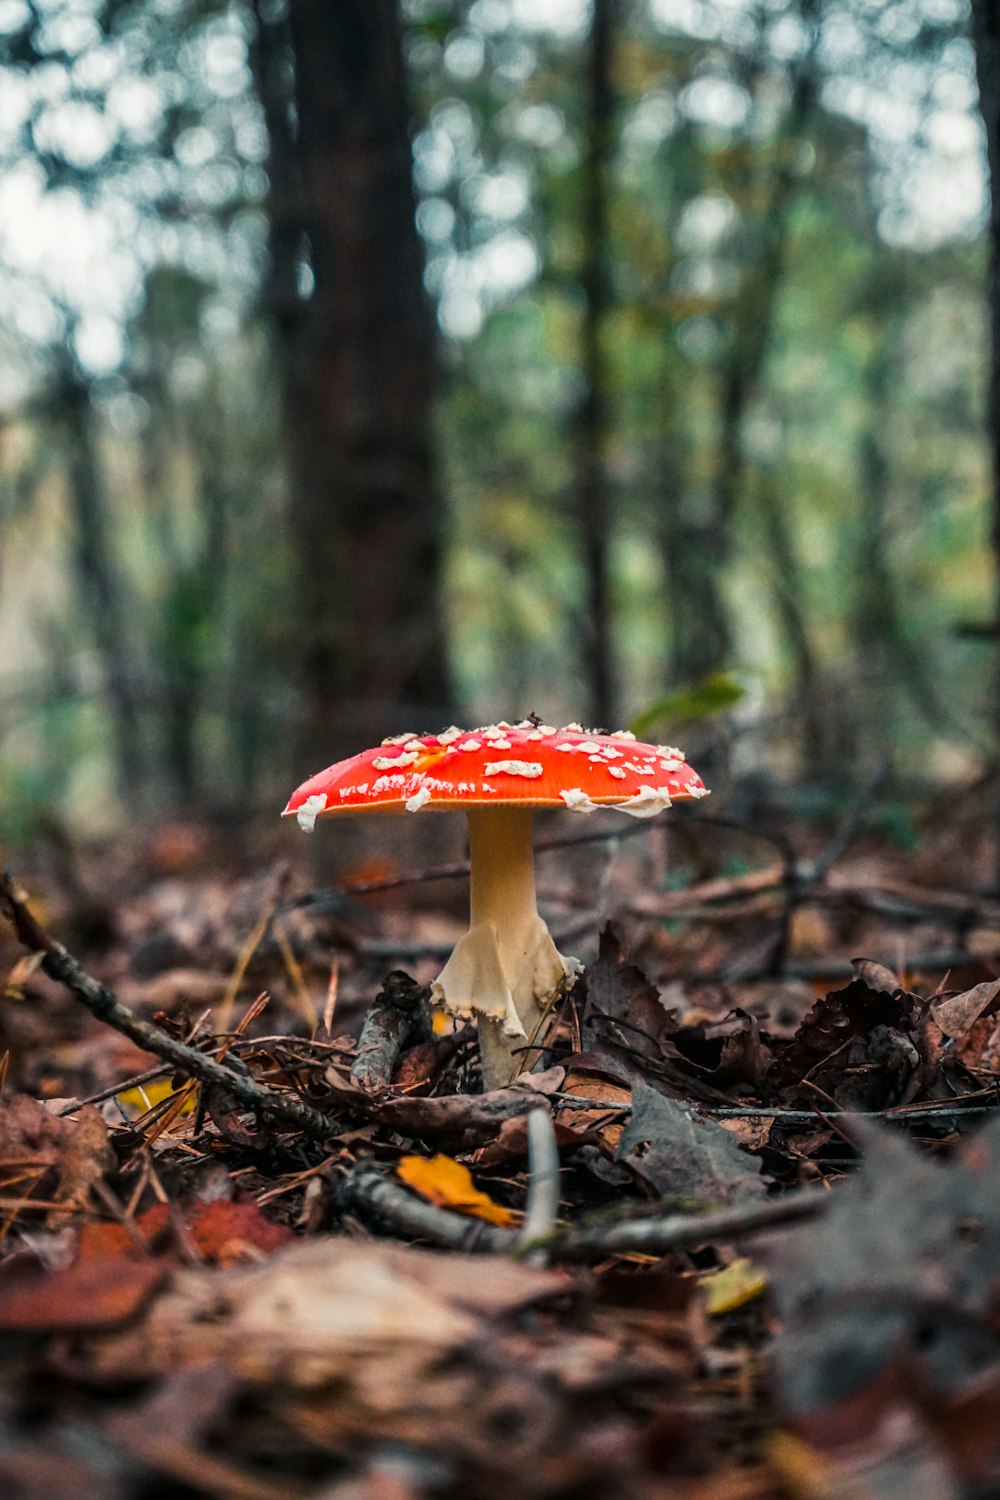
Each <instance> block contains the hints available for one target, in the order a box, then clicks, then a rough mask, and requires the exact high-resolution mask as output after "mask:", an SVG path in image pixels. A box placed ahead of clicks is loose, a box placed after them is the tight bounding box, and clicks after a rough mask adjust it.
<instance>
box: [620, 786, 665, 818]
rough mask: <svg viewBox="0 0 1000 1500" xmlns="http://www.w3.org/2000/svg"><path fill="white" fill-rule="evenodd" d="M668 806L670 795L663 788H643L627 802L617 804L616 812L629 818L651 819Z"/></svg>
mask: <svg viewBox="0 0 1000 1500" xmlns="http://www.w3.org/2000/svg"><path fill="white" fill-rule="evenodd" d="M669 806H670V794H669V792H668V791H667V789H666V787H664V786H644V787H642V788H641V789H640V790H639V791H638V792H636V794H635V796H634V797H630V798H629V799H628V801H627V802H619V803H618V811H619V812H623V813H628V815H629V817H630V818H652V817H655V815H656V814H657V813H659V812H665V811H666V809H667V808H668V807H669Z"/></svg>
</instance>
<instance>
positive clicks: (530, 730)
mask: <svg viewBox="0 0 1000 1500" xmlns="http://www.w3.org/2000/svg"><path fill="white" fill-rule="evenodd" d="M706 795H707V790H706V787H705V785H704V783H703V782H702V780H701V777H700V776H699V775H698V774H697V772H696V771H694V770H692V768H691V767H690V766H689V765H688V764H687V762H686V761H685V759H684V757H683V755H682V753H681V752H680V751H679V750H675V749H673V748H672V747H671V746H669V745H645V744H641V743H640V742H639V741H637V740H636V739H635V736H634V735H631V734H629V733H628V732H627V731H624V730H623V731H619V732H618V733H615V734H594V733H590V732H589V731H587V730H585V729H583V728H582V727H581V726H580V725H579V724H568V725H567V726H566V727H565V728H563V729H553V728H551V727H550V726H549V725H547V724H539V725H537V726H536V725H535V724H534V723H532V722H530V721H527V720H525V721H524V722H523V723H521V724H516V725H511V724H505V723H503V722H502V721H501V723H499V724H489V725H486V726H485V727H484V728H481V729H455V728H452V729H446V730H444V731H443V732H442V733H441V734H422V735H396V736H395V738H393V739H390V740H383V742H382V744H381V745H380V746H379V747H378V748H377V749H375V750H365V751H363V752H362V754H360V755H353V756H351V758H350V759H349V760H342V761H338V762H337V764H336V765H333V766H328V767H327V769H326V770H325V771H320V772H318V774H317V775H315V776H311V777H310V778H309V780H308V781H304V782H303V783H302V785H301V786H300V787H299V788H298V790H297V791H295V792H293V793H292V796H291V797H290V799H289V802H288V806H287V807H286V808H285V810H284V813H283V816H284V817H291V816H293V815H294V816H297V817H298V819H299V822H300V823H301V825H302V826H303V827H304V828H311V827H312V825H313V823H314V822H315V820H316V818H317V817H320V818H325V817H332V816H334V815H335V814H337V813H348V812H360V811H362V810H365V809H369V810H371V811H376V810H380V811H383V812H400V811H403V810H405V811H407V812H419V811H421V810H422V809H427V810H428V811H451V812H454V811H457V810H460V809H462V808H469V807H497V806H507V807H510V806H517V807H568V808H570V809H572V810H573V811H577V812H593V811H594V810H595V808H598V807H617V808H618V809H620V810H621V811H623V812H627V813H631V814H632V815H633V816H637V817H649V816H651V815H652V814H653V813H657V812H660V811H661V810H662V809H664V808H666V807H669V806H670V803H671V802H673V801H677V800H680V799H684V798H692V797H704V796H706Z"/></svg>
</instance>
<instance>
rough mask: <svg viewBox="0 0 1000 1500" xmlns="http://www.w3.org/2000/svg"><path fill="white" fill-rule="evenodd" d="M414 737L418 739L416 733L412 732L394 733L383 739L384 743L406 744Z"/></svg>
mask: <svg viewBox="0 0 1000 1500" xmlns="http://www.w3.org/2000/svg"><path fill="white" fill-rule="evenodd" d="M413 739H416V735H415V734H412V733H408V734H394V735H392V736H391V737H390V738H389V739H387V740H383V741H382V743H383V745H405V744H408V742H409V741H410V740H413Z"/></svg>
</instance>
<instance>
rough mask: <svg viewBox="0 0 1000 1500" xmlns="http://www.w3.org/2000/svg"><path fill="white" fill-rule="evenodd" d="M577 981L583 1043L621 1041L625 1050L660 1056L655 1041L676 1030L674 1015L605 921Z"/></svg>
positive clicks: (589, 1044)
mask: <svg viewBox="0 0 1000 1500" xmlns="http://www.w3.org/2000/svg"><path fill="white" fill-rule="evenodd" d="M583 985H584V993H585V996H586V999H585V1003H584V1008H583V1019H582V1029H583V1035H584V1044H585V1046H588V1047H598V1048H599V1047H601V1046H602V1045H607V1044H609V1043H610V1044H612V1045H614V1044H615V1043H616V1042H623V1043H624V1044H625V1045H626V1046H627V1049H628V1051H629V1052H631V1053H636V1054H638V1055H640V1056H642V1057H648V1058H651V1059H655V1060H659V1059H660V1058H662V1056H663V1052H662V1048H661V1046H660V1042H661V1040H662V1039H663V1038H664V1037H665V1036H670V1035H672V1034H673V1033H674V1032H675V1031H676V1030H677V1026H678V1023H677V1019H676V1017H675V1016H674V1015H673V1013H672V1012H670V1011H668V1010H667V1009H666V1007H665V1006H664V1004H663V1001H662V999H661V997H660V992H659V990H658V989H657V988H656V986H655V985H654V984H651V983H650V981H649V980H648V979H647V978H646V976H645V974H644V973H643V972H642V970H641V969H638V968H636V966H635V964H630V963H627V962H626V960H625V957H624V955H623V953H622V950H621V945H620V944H619V942H618V938H617V937H616V936H615V933H614V932H613V930H612V929H611V928H610V927H605V928H604V930H603V932H602V933H601V937H600V949H599V952H598V956H597V958H596V960H595V961H594V963H592V964H590V965H589V966H588V968H587V969H586V971H585V972H584V976H583Z"/></svg>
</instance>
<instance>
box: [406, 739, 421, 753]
mask: <svg viewBox="0 0 1000 1500" xmlns="http://www.w3.org/2000/svg"><path fill="white" fill-rule="evenodd" d="M403 748H404V749H406V750H412V751H413V752H414V753H415V754H417V755H419V754H420V752H421V750H426V749H427V746H426V745H425V744H424V742H423V740H415V739H414V740H407V742H406V744H405V746H404V747H403Z"/></svg>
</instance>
